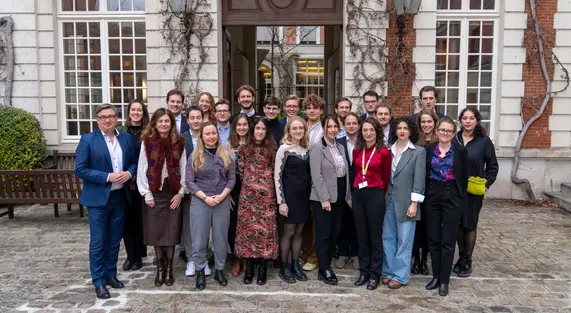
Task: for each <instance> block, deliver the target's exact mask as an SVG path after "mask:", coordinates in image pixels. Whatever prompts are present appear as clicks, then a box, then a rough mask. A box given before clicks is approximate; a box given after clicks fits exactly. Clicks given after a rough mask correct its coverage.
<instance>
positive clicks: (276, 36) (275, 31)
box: [256, 26, 281, 45]
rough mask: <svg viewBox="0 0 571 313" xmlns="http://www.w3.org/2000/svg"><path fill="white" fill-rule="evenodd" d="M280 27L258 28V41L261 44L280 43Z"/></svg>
mask: <svg viewBox="0 0 571 313" xmlns="http://www.w3.org/2000/svg"><path fill="white" fill-rule="evenodd" d="M280 32H281V30H280V27H276V26H271V27H269V26H258V27H256V41H257V42H258V43H259V44H268V45H269V44H271V43H272V41H273V42H274V43H279V40H280Z"/></svg>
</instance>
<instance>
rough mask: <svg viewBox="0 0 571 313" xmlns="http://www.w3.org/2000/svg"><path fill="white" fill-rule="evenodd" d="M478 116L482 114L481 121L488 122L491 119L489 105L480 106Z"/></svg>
mask: <svg viewBox="0 0 571 313" xmlns="http://www.w3.org/2000/svg"><path fill="white" fill-rule="evenodd" d="M479 111H480V114H482V119H484V120H489V119H491V118H492V107H491V106H489V105H481V106H480V110H479Z"/></svg>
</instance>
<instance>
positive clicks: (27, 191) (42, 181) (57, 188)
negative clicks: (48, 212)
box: [0, 169, 85, 219]
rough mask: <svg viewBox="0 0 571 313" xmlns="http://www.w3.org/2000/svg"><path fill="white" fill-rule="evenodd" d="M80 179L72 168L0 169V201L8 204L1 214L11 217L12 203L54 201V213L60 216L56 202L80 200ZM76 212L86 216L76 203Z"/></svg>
mask: <svg viewBox="0 0 571 313" xmlns="http://www.w3.org/2000/svg"><path fill="white" fill-rule="evenodd" d="M80 196H81V182H80V180H79V178H77V177H76V176H75V170H72V169H69V170H57V169H52V170H29V171H12V170H0V204H7V205H8V210H7V211H5V212H0V216H4V215H8V218H10V219H12V218H14V205H17V204H36V203H38V204H53V205H54V216H55V217H59V211H58V204H68V205H69V206H68V210H70V208H71V204H79V198H80ZM79 216H80V217H83V216H85V214H84V211H83V206H82V205H79Z"/></svg>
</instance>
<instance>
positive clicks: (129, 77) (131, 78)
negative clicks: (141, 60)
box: [123, 73, 135, 87]
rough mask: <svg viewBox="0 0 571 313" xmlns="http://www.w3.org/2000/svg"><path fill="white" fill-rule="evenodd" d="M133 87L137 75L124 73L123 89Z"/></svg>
mask: <svg viewBox="0 0 571 313" xmlns="http://www.w3.org/2000/svg"><path fill="white" fill-rule="evenodd" d="M133 86H135V74H134V73H123V87H133Z"/></svg>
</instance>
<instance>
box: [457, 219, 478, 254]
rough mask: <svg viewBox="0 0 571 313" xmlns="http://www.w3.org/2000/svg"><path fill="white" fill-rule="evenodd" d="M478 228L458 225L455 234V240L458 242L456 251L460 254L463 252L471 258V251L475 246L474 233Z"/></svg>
mask: <svg viewBox="0 0 571 313" xmlns="http://www.w3.org/2000/svg"><path fill="white" fill-rule="evenodd" d="M477 232H478V230H476V229H466V228H464V227H462V226H460V229H459V230H458V235H457V236H456V241H457V242H458V252H459V253H460V254H465V255H467V256H468V258H469V259H471V258H472V253H473V252H474V247H475V246H476V234H477Z"/></svg>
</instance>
